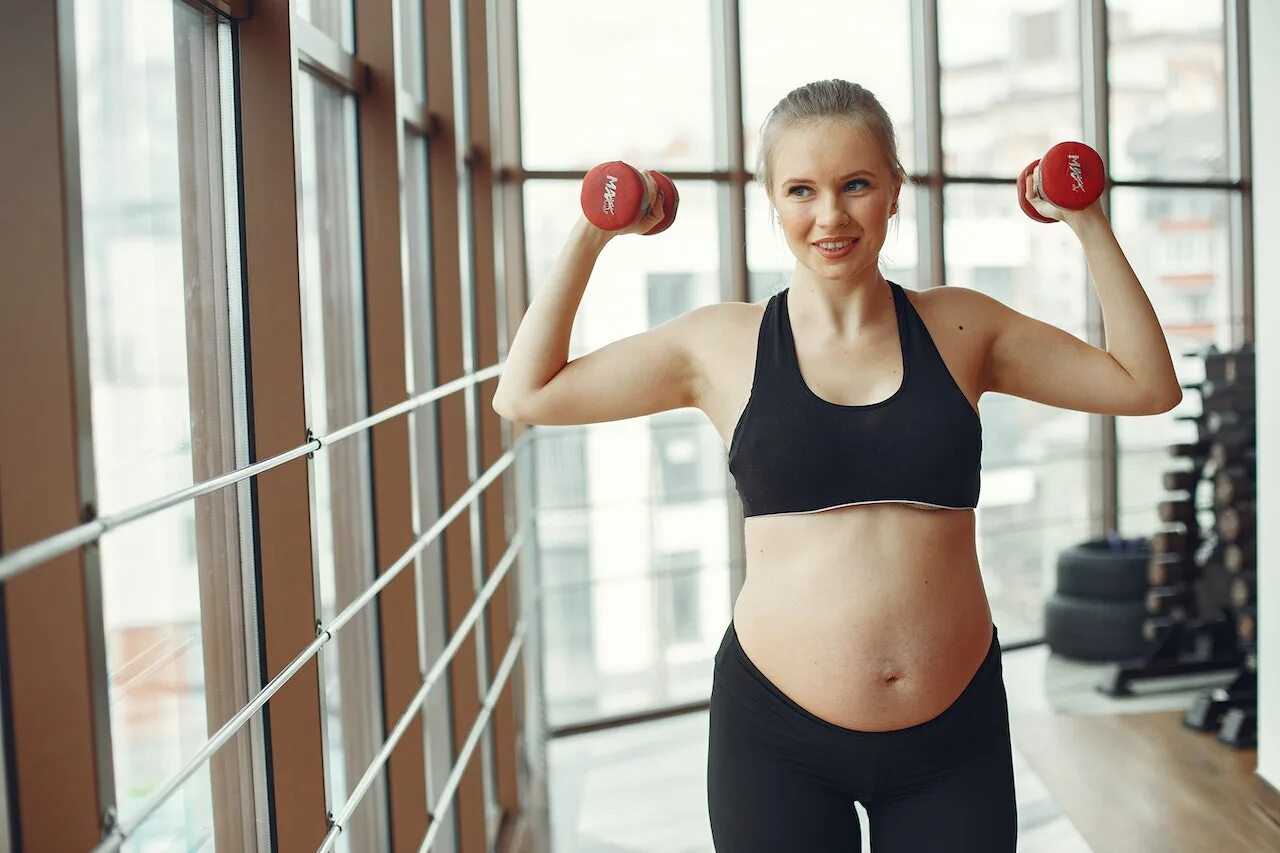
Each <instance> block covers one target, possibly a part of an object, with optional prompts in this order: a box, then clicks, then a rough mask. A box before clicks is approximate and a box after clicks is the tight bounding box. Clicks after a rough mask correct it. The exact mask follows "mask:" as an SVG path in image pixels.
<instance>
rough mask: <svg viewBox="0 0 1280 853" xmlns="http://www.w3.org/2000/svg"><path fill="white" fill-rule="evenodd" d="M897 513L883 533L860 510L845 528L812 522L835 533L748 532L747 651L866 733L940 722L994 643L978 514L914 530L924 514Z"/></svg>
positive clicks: (737, 613)
mask: <svg viewBox="0 0 1280 853" xmlns="http://www.w3.org/2000/svg"><path fill="white" fill-rule="evenodd" d="M895 509H896V514H895V513H894V512H892V511H891V512H889V513H884V512H878V513H877V515H879V518H877V519H875V521H876V522H877V523H876V524H875V528H876V532H875V533H872V532H871V530H870V529H864V530H861V531H859V530H857V528H859V527H863V526H864V525H865V526H867V527H868V528H869V527H870V526H871V525H868V524H867V523H868V522H869V521H871V520H872V519H870V517H869V516H870V514H869V513H867V508H859V507H854V508H849V510H840V511H839V512H842V513H847V512H849V511H850V510H852V512H853V513H854V514H855V515H852V516H850V517H849V518H847V519H845V520H844V521H841V520H839V519H823V520H821V521H819V519H820V518H821V516H824V515H834V513H819V514H817V515H816V516H808V517H807V519H808V520H811V521H815V522H818V523H819V524H826V525H829V526H830V525H834V528H835V529H828V530H825V531H819V530H815V529H808V530H805V529H803V528H805V527H807V526H809V525H808V524H807V522H803V521H799V519H788V520H787V522H786V523H785V524H784V525H783V526H782V527H781V528H780V529H774V530H772V531H770V530H761V528H760V526H758V525H757V526H756V529H755V530H754V531H753V530H752V529H751V527H752V525H751V524H749V525H748V531H747V545H748V549H747V553H748V565H747V581H746V583H745V584H744V585H743V587H742V590H741V592H740V593H739V595H738V599H737V601H736V602H735V604H734V613H733V621H734V628H735V630H736V632H737V635H738V641H739V644H740V645H741V647H742V650H743V652H744V653H745V654H746V655H747V657H748V658H750V660H751V662H752V663H753V664H754V665H755V666H756V668H757V669H759V670H760V672H761V673H762V674H763V675H764V676H765V677H766V678H768V679H769V680H770V681H771V682H773V683H774V684H775V685H776V686H777V687H778V688H779V689H780V690H781V691H782V692H783V693H785V694H786V695H787V696H789V697H790V698H791V699H792V700H793V701H794V702H796V704H798V705H800V706H801V707H802V708H804V709H805V710H807V711H809V712H810V713H812V714H814V715H815V716H817V717H820V718H821V719H823V720H826V721H827V722H829V723H833V724H835V725H837V726H841V727H843V728H847V729H854V730H856V731H891V730H894V729H901V728H906V727H908V726H913V725H917V724H919V723H923V722H926V721H928V720H931V719H933V718H934V717H936V716H938V715H939V714H940V713H942V712H943V711H944V710H946V709H947V707H948V706H950V705H951V703H952V702H954V701H955V700H956V698H957V697H959V695H960V694H961V692H963V690H964V688H965V686H966V685H967V684H968V683H969V681H970V679H971V678H972V677H973V675H974V673H975V672H976V671H977V669H978V667H979V665H980V664H981V663H982V660H983V659H984V658H985V657H986V654H987V651H988V649H989V648H990V645H991V611H990V608H989V605H988V603H987V598H986V592H985V590H984V588H983V585H982V576H981V572H980V571H979V568H978V563H977V559H976V555H975V552H974V549H973V546H972V514H971V513H967V514H968V515H969V518H968V519H967V520H965V519H962V518H951V519H947V520H934V519H937V518H938V516H939V513H929V514H928V516H929V521H927V522H925V523H923V528H922V529H916V530H912V529H911V528H913V527H916V526H918V525H921V524H922V523H921V522H920V521H919V519H920V517H921V516H922V515H923V513H921V512H920V511H918V510H911V509H905V508H902V507H898V508H895ZM856 514H862V515H861V516H858V515H856ZM942 514H943V515H956V516H958V515H959V514H960V513H959V512H955V513H952V511H948V512H947V513H942ZM761 520H763V519H761ZM775 520H776V519H775ZM749 521H751V522H752V523H754V522H755V521H756V519H749ZM798 521H799V523H798V524H792V522H798ZM940 526H946V527H951V528H952V530H950V531H949V532H944V531H940V530H939V529H938V528H939V527H940ZM788 528H790V529H788ZM894 528H898V529H897V530H896V534H897V535H890V534H891V533H893V532H894ZM966 530H967V531H969V532H968V533H967V537H968V538H966V533H965V531H966ZM842 534H845V535H842ZM846 536H847V538H848V540H849V541H844V540H846ZM957 536H958V537H959V539H958V540H957ZM761 539H763V540H764V541H765V544H762V543H761ZM854 542H857V543H858V545H857V546H856V547H853V544H852V543H854ZM753 543H754V547H752V546H753ZM811 543H819V544H817V545H813V544H811ZM966 543H967V544H966ZM778 546H783V547H778ZM788 546H789V547H788Z"/></svg>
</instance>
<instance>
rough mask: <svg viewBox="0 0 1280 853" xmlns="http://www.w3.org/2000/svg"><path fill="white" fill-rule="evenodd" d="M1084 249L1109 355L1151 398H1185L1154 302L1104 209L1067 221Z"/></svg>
mask: <svg viewBox="0 0 1280 853" xmlns="http://www.w3.org/2000/svg"><path fill="white" fill-rule="evenodd" d="M1065 221H1066V222H1067V224H1068V225H1069V226H1070V227H1071V230H1072V231H1074V232H1075V234H1076V237H1078V238H1079V240H1080V245H1081V246H1082V247H1083V248H1084V255H1085V260H1086V262H1087V263H1088V265H1089V272H1090V273H1092V275H1093V280H1094V286H1095V287H1096V289H1097V291H1098V301H1099V302H1100V303H1101V305H1102V321H1103V327H1104V328H1105V330H1106V339H1107V352H1108V353H1110V355H1111V357H1112V358H1114V359H1115V360H1116V361H1117V362H1118V363H1119V364H1120V366H1121V367H1123V368H1124V369H1125V371H1126V372H1128V374H1129V375H1130V376H1132V377H1133V380H1134V383H1135V384H1136V385H1137V387H1139V388H1141V389H1144V390H1145V391H1146V392H1147V393H1150V394H1151V395H1152V396H1153V397H1156V398H1160V399H1166V400H1167V399H1177V398H1178V397H1180V396H1181V393H1182V392H1181V389H1180V388H1179V387H1178V378H1177V374H1176V373H1175V372H1174V368H1173V359H1172V358H1171V357H1170V355H1169V345H1168V344H1167V343H1166V342H1165V336H1164V331H1163V330H1162V329H1161V328H1160V320H1159V318H1157V317H1156V312H1155V309H1153V308H1152V307H1151V300H1150V299H1148V298H1147V294H1146V292H1145V291H1144V290H1143V289H1142V284H1141V282H1139V281H1138V277H1137V276H1136V275H1135V274H1134V272H1133V268H1132V267H1131V266H1130V265H1129V260H1128V258H1126V257H1125V255H1124V251H1123V250H1122V249H1121V248H1120V243H1119V241H1117V240H1116V235H1115V233H1114V232H1113V231H1112V229H1111V223H1110V222H1108V221H1107V218H1106V217H1105V216H1104V215H1103V214H1102V212H1101V209H1098V208H1091V209H1089V210H1086V211H1081V212H1080V213H1079V214H1077V215H1075V216H1074V217H1072V218H1069V219H1066V220H1065Z"/></svg>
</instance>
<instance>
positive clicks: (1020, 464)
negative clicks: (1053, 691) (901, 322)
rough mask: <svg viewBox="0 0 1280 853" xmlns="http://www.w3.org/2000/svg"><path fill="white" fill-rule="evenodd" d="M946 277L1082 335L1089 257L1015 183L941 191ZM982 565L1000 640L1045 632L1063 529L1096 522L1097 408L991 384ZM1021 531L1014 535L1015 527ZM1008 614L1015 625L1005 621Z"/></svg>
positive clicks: (985, 403) (985, 407)
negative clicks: (1092, 428) (1092, 485)
mask: <svg viewBox="0 0 1280 853" xmlns="http://www.w3.org/2000/svg"><path fill="white" fill-rule="evenodd" d="M943 203H944V208H943V209H944V210H945V211H946V222H945V225H944V241H945V245H946V252H947V257H946V276H947V284H948V285H950V286H952V287H968V288H971V289H973V290H979V291H982V292H983V293H985V294H987V295H988V296H991V297H993V298H995V299H998V300H999V301H1000V302H1002V303H1004V304H1005V305H1008V306H1009V307H1011V308H1013V309H1015V310H1017V311H1020V312H1022V313H1023V314H1026V315H1028V316H1030V317H1035V318H1036V319H1039V320H1043V321H1045V322H1048V323H1051V324H1053V325H1055V326H1057V327H1058V328H1060V329H1063V330H1064V331H1067V332H1070V333H1071V334H1073V335H1075V336H1076V337H1077V338H1080V339H1082V340H1087V339H1088V332H1087V330H1086V328H1085V288H1086V284H1085V280H1084V272H1085V267H1084V257H1083V254H1082V253H1081V250H1080V244H1079V241H1078V240H1076V238H1075V236H1074V235H1073V234H1072V232H1071V230H1070V229H1069V228H1066V227H1065V226H1061V227H1057V228H1053V227H1049V226H1047V225H1040V224H1038V223H1034V222H1032V221H1031V220H1029V219H1027V217H1026V215H1025V214H1023V212H1022V210H1021V208H1020V207H1019V206H1018V202H1017V199H1016V198H1015V197H1014V189H1013V187H1012V186H997V187H983V186H974V185H958V186H948V187H947V188H946V190H945V192H944V199H943ZM978 408H979V410H980V411H981V414H982V495H981V498H980V499H979V502H978V509H977V518H978V548H979V555H980V559H979V565H980V566H981V567H982V574H983V579H984V583H985V585H986V588H987V595H988V598H989V600H990V602H991V609H992V615H993V616H994V618H995V621H996V623H997V624H999V625H1000V639H1001V641H1002V642H1005V643H1010V642H1018V641H1020V640H1027V639H1032V638H1035V637H1038V636H1040V634H1041V629H1042V622H1043V614H1042V610H1043V607H1042V599H1040V598H1038V597H1037V595H1039V594H1041V593H1043V594H1045V595H1047V594H1048V593H1049V592H1051V591H1052V590H1053V576H1052V568H1053V565H1054V561H1055V560H1056V555H1057V552H1058V551H1059V550H1061V549H1062V548H1065V547H1067V546H1068V545H1071V544H1074V542H1072V541H1069V538H1068V539H1063V538H1062V537H1069V536H1070V535H1075V532H1076V531H1078V530H1086V529H1088V520H1089V518H1090V515H1091V514H1092V513H1096V512H1098V511H1099V508H1094V507H1090V506H1089V505H1088V498H1087V496H1088V495H1089V494H1090V490H1089V477H1090V474H1089V471H1090V467H1091V465H1092V464H1093V463H1091V462H1090V460H1089V458H1088V456H1087V452H1088V427H1089V415H1088V414H1087V413H1085V412H1076V411H1071V410H1069V409H1060V408H1056V407H1052V406H1046V405H1044V404H1041V403H1035V402H1032V401H1030V400H1024V399H1021V398H1018V397H1012V396H1009V395H1004V394H996V393H991V394H984V395H983V396H982V398H981V400H980V401H979V406H978ZM1015 530H1016V531H1018V532H1017V534H1016V537H1015V538H1013V539H1010V538H1009V537H1013V536H1014V533H1013V531H1015ZM1006 626H1009V627H1008V630H1006Z"/></svg>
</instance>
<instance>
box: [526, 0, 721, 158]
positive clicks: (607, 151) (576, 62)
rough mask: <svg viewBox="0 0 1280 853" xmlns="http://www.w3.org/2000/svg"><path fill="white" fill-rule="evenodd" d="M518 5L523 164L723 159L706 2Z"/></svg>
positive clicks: (583, 0)
mask: <svg viewBox="0 0 1280 853" xmlns="http://www.w3.org/2000/svg"><path fill="white" fill-rule="evenodd" d="M517 11H518V14H519V32H520V35H519V41H520V48H519V49H520V98H521V100H520V109H521V133H522V134H523V136H522V140H523V145H524V167H525V168H526V169H583V170H586V169H590V168H591V167H592V166H594V165H596V164H597V163H602V162H605V161H608V160H626V161H628V162H631V163H634V164H636V165H639V166H642V167H643V168H646V169H675V168H685V169H710V168H714V167H715V166H719V165H722V164H721V163H720V162H719V159H720V158H719V156H718V155H717V154H716V153H715V137H714V136H713V133H714V129H713V124H714V118H715V109H716V108H715V105H714V103H713V100H712V89H711V81H712V76H711V66H712V62H713V57H712V50H711V44H712V36H711V4H710V3H688V2H686V0H652V2H649V3H644V4H638V5H634V6H629V7H627V8H626V14H619V7H615V6H610V5H607V4H601V3H596V2H592V1H591V0H544V2H538V3H520V4H519V6H518V7H517ZM567 45H571V46H572V47H571V48H569V49H566V46H567ZM566 93H572V96H570V97H566Z"/></svg>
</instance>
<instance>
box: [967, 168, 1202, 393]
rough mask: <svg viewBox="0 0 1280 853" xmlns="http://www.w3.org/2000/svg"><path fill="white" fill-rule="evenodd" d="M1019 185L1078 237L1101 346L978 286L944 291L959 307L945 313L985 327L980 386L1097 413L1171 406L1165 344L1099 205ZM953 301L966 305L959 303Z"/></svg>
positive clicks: (1172, 377) (1173, 384) (1173, 383)
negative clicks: (1059, 203) (1070, 206)
mask: <svg viewBox="0 0 1280 853" xmlns="http://www.w3.org/2000/svg"><path fill="white" fill-rule="evenodd" d="M1024 192H1026V194H1027V199H1028V201H1030V202H1031V204H1032V206H1033V207H1035V209H1036V210H1037V211H1039V212H1040V213H1041V214H1042V215H1044V216H1046V217H1049V218H1051V219H1055V220H1060V221H1065V222H1066V224H1067V225H1068V226H1070V228H1071V230H1072V231H1073V232H1074V233H1075V235H1076V236H1077V237H1078V238H1079V239H1080V245H1081V246H1082V247H1083V248H1084V253H1085V259H1086V261H1087V262H1088V264H1089V271H1090V272H1091V273H1092V274H1093V279H1094V282H1095V285H1096V287H1097V291H1098V299H1099V301H1100V302H1101V303H1102V315H1103V324H1104V327H1105V329H1106V334H1107V348H1106V349H1101V348H1099V347H1096V346H1094V345H1093V344H1090V343H1087V342H1085V341H1082V340H1080V339H1079V338H1077V337H1076V336H1075V335H1072V334H1070V333H1069V332H1066V331H1064V330H1062V329H1060V328H1058V327H1056V326H1053V325H1051V324H1049V323H1045V322H1042V321H1040V320H1037V319H1035V318H1034V317H1028V316H1027V315H1025V314H1022V313H1021V312H1019V311H1016V310H1014V309H1013V308H1010V307H1009V306H1007V305H1004V304H1003V303H1001V302H999V301H998V300H996V299H992V298H991V297H988V296H986V295H985V294H981V293H979V292H978V291H970V293H969V295H967V296H962V295H961V294H959V293H956V294H953V295H951V296H950V297H949V298H950V299H951V301H952V302H953V303H957V304H956V309H955V310H959V311H960V313H958V314H957V313H955V312H954V311H952V312H951V313H952V316H958V317H968V318H969V320H970V321H971V322H972V321H975V320H976V321H978V322H977V323H976V325H977V326H978V327H979V328H981V329H983V330H984V332H985V334H984V338H985V340H986V341H987V343H986V349H985V357H984V360H983V390H985V391H995V392H998V393H1004V394H1012V395H1013V396H1016V397H1023V398H1026V399H1028V400H1034V401H1036V402H1040V403H1046V404H1048V405H1051V406H1057V407H1059V408H1065V409H1075V410H1078V411H1084V412H1094V413H1098V414H1111V415H1154V414H1158V413H1160V412H1167V411H1169V410H1170V409H1172V408H1173V407H1174V406H1176V405H1177V404H1178V402H1179V401H1180V400H1181V399H1182V389H1181V388H1180V387H1179V385H1178V377H1177V374H1176V373H1175V372H1174V369H1173V359H1172V358H1171V357H1170V355H1169V346H1168V344H1167V343H1165V338H1164V332H1163V331H1162V330H1161V328H1160V321H1159V319H1157V318H1156V313H1155V310H1154V309H1153V308H1152V307H1151V302H1150V300H1149V299H1147V294H1146V293H1145V292H1144V291H1143V289H1142V284H1141V283H1140V282H1139V281H1138V277H1137V276H1136V275H1134V274H1133V269H1132V268H1131V267H1130V266H1129V261H1128V259H1126V258H1125V256H1124V252H1123V251H1121V249H1120V244H1119V243H1118V242H1117V241H1116V236H1115V234H1114V233H1112V230H1111V224H1110V223H1109V222H1108V221H1107V217H1106V215H1105V214H1104V213H1103V212H1102V207H1101V205H1100V204H1098V203H1097V202H1094V204H1092V205H1090V206H1089V207H1088V208H1086V209H1085V210H1081V211H1070V210H1062V209H1060V208H1058V207H1055V206H1054V205H1052V204H1050V203H1049V202H1047V201H1045V200H1044V199H1041V198H1040V197H1039V196H1036V195H1035V194H1034V190H1033V189H1032V185H1031V182H1030V176H1028V182H1027V187H1026V189H1025V190H1024ZM1033 227H1034V226H1033ZM941 290H951V288H941ZM961 303H962V304H963V305H967V306H968V308H969V309H970V310H961Z"/></svg>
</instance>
